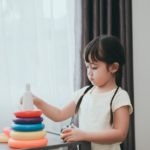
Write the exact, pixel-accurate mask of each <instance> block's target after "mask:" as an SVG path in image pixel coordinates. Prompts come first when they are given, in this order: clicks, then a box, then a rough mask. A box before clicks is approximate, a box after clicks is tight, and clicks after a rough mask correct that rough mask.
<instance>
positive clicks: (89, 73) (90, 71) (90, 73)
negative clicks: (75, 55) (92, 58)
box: [88, 68, 93, 76]
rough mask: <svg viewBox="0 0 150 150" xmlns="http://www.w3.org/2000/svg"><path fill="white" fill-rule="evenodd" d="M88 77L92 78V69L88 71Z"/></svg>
mask: <svg viewBox="0 0 150 150" xmlns="http://www.w3.org/2000/svg"><path fill="white" fill-rule="evenodd" d="M88 75H89V76H92V75H93V72H92V69H90V68H89V69H88Z"/></svg>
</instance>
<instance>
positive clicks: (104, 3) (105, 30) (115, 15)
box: [79, 0, 135, 150]
mask: <svg viewBox="0 0 150 150" xmlns="http://www.w3.org/2000/svg"><path fill="white" fill-rule="evenodd" d="M131 10H132V1H131V0H126V1H124V0H82V2H81V29H82V30H81V49H80V69H79V70H80V73H81V80H80V82H81V84H80V86H81V87H82V86H85V85H87V84H89V81H88V79H87V76H86V68H85V65H84V61H83V49H84V47H85V46H86V44H87V43H88V42H89V41H91V40H92V39H93V38H95V37H96V36H98V35H100V34H109V35H114V36H117V37H118V38H119V39H120V40H121V43H122V44H123V45H124V47H125V53H126V65H125V68H124V71H123V80H122V86H123V88H125V89H126V90H127V91H128V93H129V95H130V98H131V102H132V104H133V106H134V94H133V93H134V89H133V56H132V55H133V54H132V12H131ZM121 147H122V150H135V141H134V114H132V116H131V122H130V127H129V134H128V137H127V139H126V141H125V142H124V143H123V144H122V145H121Z"/></svg>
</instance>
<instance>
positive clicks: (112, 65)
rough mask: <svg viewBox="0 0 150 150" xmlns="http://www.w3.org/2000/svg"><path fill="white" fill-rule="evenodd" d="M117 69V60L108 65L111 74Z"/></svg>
mask: <svg viewBox="0 0 150 150" xmlns="http://www.w3.org/2000/svg"><path fill="white" fill-rule="evenodd" d="M118 69H119V63H117V62H115V63H113V64H111V65H110V66H109V71H110V72H111V73H113V74H114V73H116V72H117V71H118Z"/></svg>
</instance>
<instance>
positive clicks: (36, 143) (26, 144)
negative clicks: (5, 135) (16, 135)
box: [8, 138, 48, 149]
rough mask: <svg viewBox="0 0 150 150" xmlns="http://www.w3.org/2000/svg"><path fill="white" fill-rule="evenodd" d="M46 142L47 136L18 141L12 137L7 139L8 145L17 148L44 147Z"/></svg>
mask: <svg viewBox="0 0 150 150" xmlns="http://www.w3.org/2000/svg"><path fill="white" fill-rule="evenodd" d="M47 143H48V140H47V138H43V139H39V140H27V141H20V140H15V139H12V138H9V140H8V145H9V147H12V148H19V149H25V148H36V147H44V146H46V145H47Z"/></svg>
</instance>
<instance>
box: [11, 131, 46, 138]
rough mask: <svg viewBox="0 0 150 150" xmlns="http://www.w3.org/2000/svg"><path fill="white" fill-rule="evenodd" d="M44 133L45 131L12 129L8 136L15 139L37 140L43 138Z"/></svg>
mask: <svg viewBox="0 0 150 150" xmlns="http://www.w3.org/2000/svg"><path fill="white" fill-rule="evenodd" d="M45 135H46V131H44V130H41V131H34V132H17V131H14V130H12V131H11V132H10V137H11V138H12V139H15V140H38V139H43V138H44V137H45Z"/></svg>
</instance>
